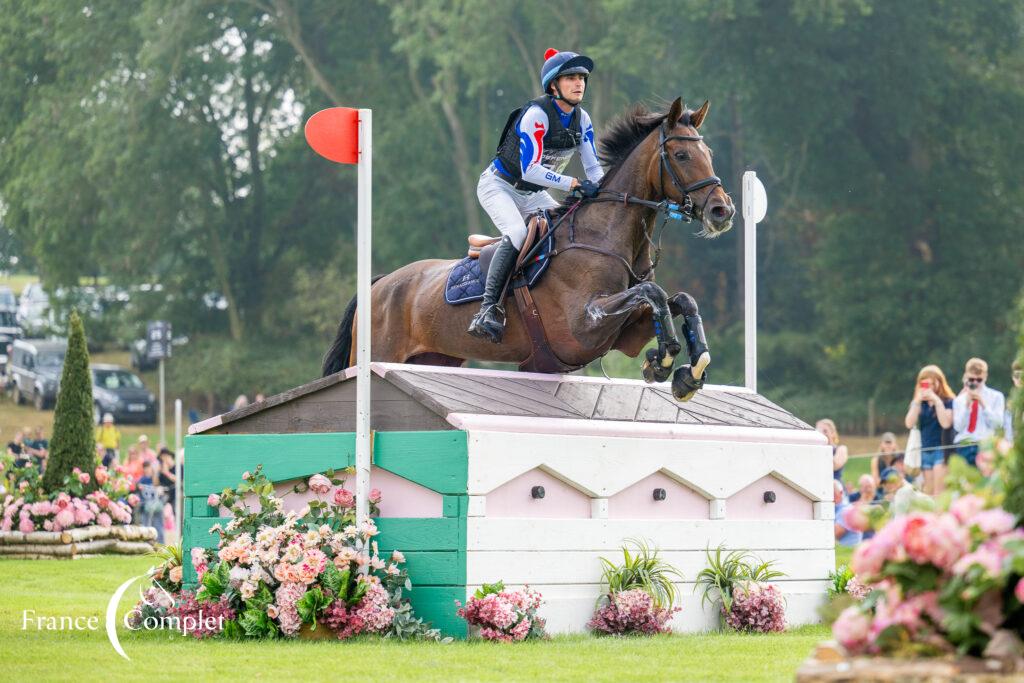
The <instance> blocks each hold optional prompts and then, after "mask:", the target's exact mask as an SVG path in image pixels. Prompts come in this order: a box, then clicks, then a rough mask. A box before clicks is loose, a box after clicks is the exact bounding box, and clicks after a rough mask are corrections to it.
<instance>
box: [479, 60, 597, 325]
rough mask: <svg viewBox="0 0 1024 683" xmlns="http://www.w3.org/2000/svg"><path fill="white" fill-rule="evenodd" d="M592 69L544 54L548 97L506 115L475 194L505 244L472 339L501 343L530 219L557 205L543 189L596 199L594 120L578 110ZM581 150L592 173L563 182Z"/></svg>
mask: <svg viewBox="0 0 1024 683" xmlns="http://www.w3.org/2000/svg"><path fill="white" fill-rule="evenodd" d="M593 70H594V62H593V60H592V59H590V58H589V57H584V56H583V55H578V54H576V53H575V52H559V51H557V50H554V49H549V50H548V51H547V52H545V53H544V66H543V67H541V70H540V84H541V89H542V90H544V94H543V95H541V96H540V97H538V98H536V99H534V100H530V101H529V102H527V103H526V104H525V105H523V106H522V107H521V108H519V109H516V110H515V111H513V112H512V113H511V114H509V117H508V121H507V122H506V123H505V129H504V130H503V131H502V134H501V138H500V140H499V142H498V148H497V151H496V153H495V157H494V161H492V162H491V163H490V165H489V166H488V167H487V169H486V170H485V171H484V172H483V173H482V174H481V175H480V182H479V183H478V184H477V188H476V195H477V197H478V198H479V200H480V205H481V206H483V208H484V211H486V212H487V215H488V216H490V217H491V220H492V221H494V225H495V226H497V228H498V230H500V231H501V233H502V238H501V242H500V243H499V244H498V247H497V250H496V251H495V252H494V256H493V258H492V260H491V265H490V270H489V271H488V273H487V284H486V286H485V287H484V298H483V302H482V303H481V305H480V312H479V313H477V314H476V315H475V316H474V317H473V321H472V322H471V323H470V325H469V330H468V331H469V333H470V334H472V335H473V336H475V337H483V338H488V339H490V340H491V341H492V342H494V343H495V344H497V343H500V342H501V338H502V336H503V335H504V332H505V309H504V308H503V307H502V303H503V302H502V298H503V295H504V292H505V281H506V280H508V276H509V274H510V273H511V271H512V269H513V267H514V266H515V264H516V260H517V259H518V257H519V250H520V249H522V247H523V241H524V240H525V239H526V234H527V227H526V222H525V219H526V217H527V216H529V215H530V214H532V213H535V212H537V211H539V210H541V209H550V208H553V207H555V206H558V202H556V201H555V200H554V199H553V198H552V197H551V195H550V194H548V193H547V191H546V190H545V189H544V188H545V187H554V188H557V189H560V190H566V191H570V192H571V191H573V190H577V189H579V191H580V192H581V193H582V194H583V196H585V197H594V196H596V195H597V191H598V183H599V182H600V181H601V178H602V177H603V176H604V169H603V168H601V164H600V162H599V161H598V158H597V147H596V145H595V142H594V126H593V124H592V123H591V122H590V115H589V114H587V112H586V111H584V109H583V107H581V106H579V105H580V102H582V101H583V93H584V92H585V91H586V89H587V77H588V76H589V75H590V73H591V72H592V71H593ZM577 149H578V150H579V151H580V156H581V158H582V160H583V168H584V170H585V171H586V174H587V179H586V180H583V181H580V180H577V179H576V178H573V177H572V176H568V175H562V171H563V170H564V169H565V167H566V166H567V165H568V164H569V160H570V159H572V155H573V153H574V152H575V151H576V150H577Z"/></svg>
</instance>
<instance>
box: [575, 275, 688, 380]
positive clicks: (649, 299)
mask: <svg viewBox="0 0 1024 683" xmlns="http://www.w3.org/2000/svg"><path fill="white" fill-rule="evenodd" d="M644 307H649V308H650V311H651V319H652V322H653V328H654V336H655V337H656V338H657V340H658V348H656V349H648V351H647V354H646V358H645V359H644V363H643V366H642V367H641V374H642V375H643V378H644V381H645V382H647V383H652V382H664V381H665V380H667V379H668V378H669V375H671V374H672V365H673V363H675V358H676V356H677V355H679V352H680V351H681V350H682V344H680V343H679V338H678V337H677V336H676V330H675V325H673V323H672V311H671V309H670V308H669V302H668V295H667V294H666V293H665V290H663V289H662V288H661V287H659V286H658V285H656V284H654V283H653V282H641V283H639V284H637V285H634V286H633V287H630V288H629V289H627V290H626V291H624V292H620V293H619V294H610V295H606V296H602V297H598V298H596V299H594V300H593V301H591V302H590V303H589V304H588V305H587V316H588V318H589V319H590V320H592V321H594V322H599V321H600V322H606V321H608V320H609V319H613V320H614V319H626V318H628V317H629V316H630V315H632V314H633V313H636V312H637V311H639V310H640V309H642V308H644Z"/></svg>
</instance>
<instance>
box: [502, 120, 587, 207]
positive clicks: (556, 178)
mask: <svg viewBox="0 0 1024 683" xmlns="http://www.w3.org/2000/svg"><path fill="white" fill-rule="evenodd" d="M547 132H548V115H547V114H545V113H544V110H543V109H541V108H540V107H538V106H536V105H533V106H531V107H530V108H529V109H527V110H526V112H524V113H523V115H522V117H520V119H519V124H518V125H517V126H516V133H517V134H518V135H519V168H520V169H521V170H522V174H523V180H525V181H526V182H528V183H533V184H534V185H543V186H544V187H555V188H558V189H559V190H565V191H567V192H568V191H569V190H571V189H572V187H573V182H574V181H575V180H576V179H575V178H573V177H572V176H570V175H561V174H559V173H555V172H554V171H552V170H551V169H550V168H546V167H544V166H541V164H540V159H541V156H543V154H544V134H545V133H547Z"/></svg>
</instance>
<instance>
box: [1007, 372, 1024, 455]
mask: <svg viewBox="0 0 1024 683" xmlns="http://www.w3.org/2000/svg"><path fill="white" fill-rule="evenodd" d="M1010 379H1011V380H1013V388H1014V389H1016V390H1017V391H1020V388H1021V386H1024V371H1022V369H1021V365H1020V361H1019V360H1015V361H1013V365H1011V366H1010ZM1003 437H1004V438H1006V439H1009V440H1010V441H1013V407H1012V406H1011V405H1010V402H1009V401H1007V402H1006V414H1005V415H1004V416H1003Z"/></svg>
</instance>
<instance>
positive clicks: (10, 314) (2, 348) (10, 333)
mask: <svg viewBox="0 0 1024 683" xmlns="http://www.w3.org/2000/svg"><path fill="white" fill-rule="evenodd" d="M21 335H22V331H21V326H20V325H18V321H17V319H16V317H15V314H14V309H3V308H0V376H2V377H5V378H6V377H7V360H8V358H10V356H11V351H12V350H13V349H14V340H15V339H20V338H21ZM5 381H6V380H5Z"/></svg>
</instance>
